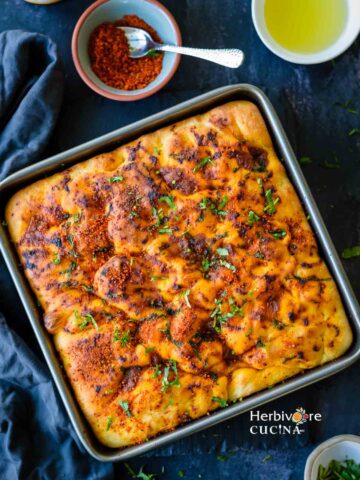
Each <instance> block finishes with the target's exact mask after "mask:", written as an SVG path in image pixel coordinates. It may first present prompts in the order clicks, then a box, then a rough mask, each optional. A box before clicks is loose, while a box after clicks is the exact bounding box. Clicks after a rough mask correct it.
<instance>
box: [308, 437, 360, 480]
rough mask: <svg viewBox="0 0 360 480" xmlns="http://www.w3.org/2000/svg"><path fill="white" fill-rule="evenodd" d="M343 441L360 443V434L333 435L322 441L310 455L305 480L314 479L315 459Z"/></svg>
mask: <svg viewBox="0 0 360 480" xmlns="http://www.w3.org/2000/svg"><path fill="white" fill-rule="evenodd" d="M342 442H353V443H357V444H360V437H359V436H358V435H353V434H342V435H335V437H331V438H329V439H328V440H325V441H324V442H322V443H320V444H319V445H318V446H317V447H316V448H315V449H314V450H313V451H312V452H311V453H310V455H309V456H308V458H307V460H306V464H305V471H304V480H312V479H311V473H312V467H313V465H314V463H315V460H316V459H317V458H318V456H319V455H321V454H322V453H323V452H324V451H325V450H327V449H328V448H329V447H332V446H334V445H336V444H339V443H342Z"/></svg>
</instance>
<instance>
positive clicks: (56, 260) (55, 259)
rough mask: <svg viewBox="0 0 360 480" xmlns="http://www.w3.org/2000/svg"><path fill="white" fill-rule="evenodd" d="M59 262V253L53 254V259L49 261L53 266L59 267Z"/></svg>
mask: <svg viewBox="0 0 360 480" xmlns="http://www.w3.org/2000/svg"><path fill="white" fill-rule="evenodd" d="M60 262H61V259H60V254H59V253H54V255H53V259H52V260H51V263H53V264H54V265H59V263H60Z"/></svg>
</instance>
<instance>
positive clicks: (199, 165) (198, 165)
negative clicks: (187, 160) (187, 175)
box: [193, 157, 214, 173]
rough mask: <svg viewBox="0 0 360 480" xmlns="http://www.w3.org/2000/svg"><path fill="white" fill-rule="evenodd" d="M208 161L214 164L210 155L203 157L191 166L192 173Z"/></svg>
mask: <svg viewBox="0 0 360 480" xmlns="http://www.w3.org/2000/svg"><path fill="white" fill-rule="evenodd" d="M208 163H211V164H214V162H213V161H212V160H211V157H205V158H203V159H202V160H201V162H200V163H198V164H197V165H196V166H195V167H194V168H193V173H196V172H197V171H198V170H200V168H202V167H205V165H207V164H208Z"/></svg>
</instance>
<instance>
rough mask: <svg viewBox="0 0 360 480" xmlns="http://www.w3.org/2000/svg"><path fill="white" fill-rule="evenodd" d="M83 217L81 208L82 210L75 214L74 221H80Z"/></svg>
mask: <svg viewBox="0 0 360 480" xmlns="http://www.w3.org/2000/svg"><path fill="white" fill-rule="evenodd" d="M81 217H82V211H81V210H80V212H78V213H75V214H74V217H73V220H74V223H78V222H80V220H81Z"/></svg>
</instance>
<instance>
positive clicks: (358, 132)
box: [349, 128, 360, 137]
mask: <svg viewBox="0 0 360 480" xmlns="http://www.w3.org/2000/svg"><path fill="white" fill-rule="evenodd" d="M353 135H360V128H353V129H352V130H350V132H349V137H352V136H353Z"/></svg>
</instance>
